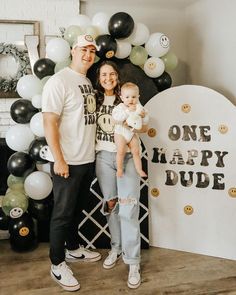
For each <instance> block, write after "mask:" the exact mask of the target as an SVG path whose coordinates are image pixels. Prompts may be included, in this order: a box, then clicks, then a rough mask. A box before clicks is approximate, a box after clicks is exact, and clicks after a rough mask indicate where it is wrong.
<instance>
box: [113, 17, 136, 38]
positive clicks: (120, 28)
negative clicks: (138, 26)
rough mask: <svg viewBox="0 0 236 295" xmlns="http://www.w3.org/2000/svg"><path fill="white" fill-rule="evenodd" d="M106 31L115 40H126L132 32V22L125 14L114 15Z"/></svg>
mask: <svg viewBox="0 0 236 295" xmlns="http://www.w3.org/2000/svg"><path fill="white" fill-rule="evenodd" d="M108 29H109V33H110V34H111V36H112V37H114V38H115V39H120V38H127V37H129V36H130V34H131V33H132V32H133V29H134V20H133V18H132V17H131V16H130V15H129V14H128V13H126V12H118V13H115V14H113V16H112V17H111V18H110V20H109V23H108Z"/></svg>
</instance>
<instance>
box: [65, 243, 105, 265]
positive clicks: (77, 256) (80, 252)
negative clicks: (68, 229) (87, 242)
mask: <svg viewBox="0 0 236 295" xmlns="http://www.w3.org/2000/svg"><path fill="white" fill-rule="evenodd" d="M101 258H102V256H101V254H100V253H98V252H94V251H90V250H88V249H85V248H84V247H83V246H80V247H79V248H78V249H76V250H67V249H66V258H65V259H66V261H67V262H77V261H85V262H94V261H98V260H100V259H101Z"/></svg>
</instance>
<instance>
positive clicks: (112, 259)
mask: <svg viewBox="0 0 236 295" xmlns="http://www.w3.org/2000/svg"><path fill="white" fill-rule="evenodd" d="M120 257H121V253H118V252H117V251H114V250H111V251H110V252H109V254H108V256H107V258H106V259H105V260H104V262H103V267H104V268H105V269H110V268H112V267H114V266H115V265H116V262H117V261H118V259H119V258H120Z"/></svg>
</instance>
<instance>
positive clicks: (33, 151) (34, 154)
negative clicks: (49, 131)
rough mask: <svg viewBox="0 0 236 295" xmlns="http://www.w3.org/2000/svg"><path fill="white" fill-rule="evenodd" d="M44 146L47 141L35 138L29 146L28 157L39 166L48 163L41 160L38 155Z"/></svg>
mask: <svg viewBox="0 0 236 295" xmlns="http://www.w3.org/2000/svg"><path fill="white" fill-rule="evenodd" d="M45 145H47V141H46V139H45V137H39V138H36V139H35V140H33V141H32V142H31V144H30V146H29V155H30V157H31V158H32V159H33V160H34V161H36V162H38V163H41V164H43V163H47V162H48V161H46V160H43V159H42V158H41V157H40V155H39V152H40V150H41V148H42V147H44V146H45Z"/></svg>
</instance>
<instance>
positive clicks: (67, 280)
mask: <svg viewBox="0 0 236 295" xmlns="http://www.w3.org/2000/svg"><path fill="white" fill-rule="evenodd" d="M50 273H51V277H52V279H53V280H54V281H55V282H57V283H58V284H59V285H60V286H61V287H62V288H63V289H64V290H66V291H76V290H79V288H80V284H79V282H78V281H77V280H76V278H75V277H74V276H73V272H72V270H71V269H70V268H69V266H68V265H66V263H65V261H63V262H62V263H60V264H59V265H53V264H52V266H51V271H50Z"/></svg>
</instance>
